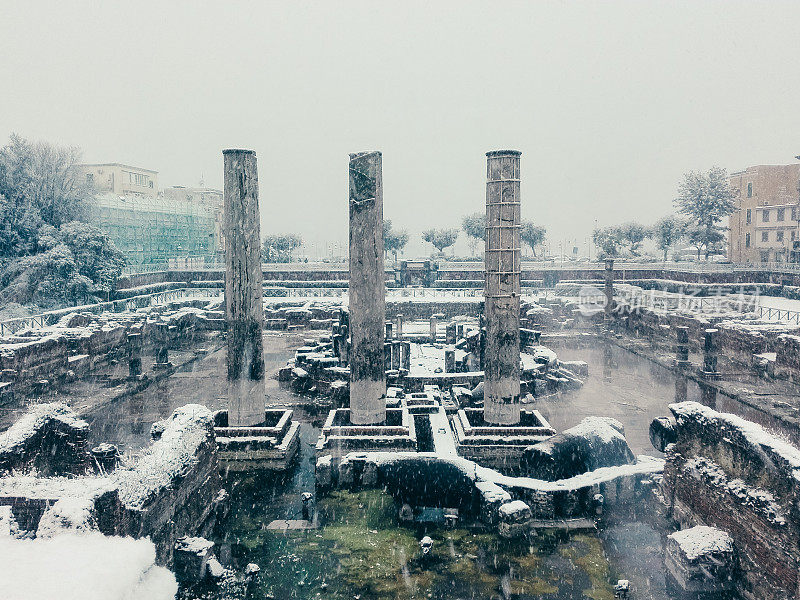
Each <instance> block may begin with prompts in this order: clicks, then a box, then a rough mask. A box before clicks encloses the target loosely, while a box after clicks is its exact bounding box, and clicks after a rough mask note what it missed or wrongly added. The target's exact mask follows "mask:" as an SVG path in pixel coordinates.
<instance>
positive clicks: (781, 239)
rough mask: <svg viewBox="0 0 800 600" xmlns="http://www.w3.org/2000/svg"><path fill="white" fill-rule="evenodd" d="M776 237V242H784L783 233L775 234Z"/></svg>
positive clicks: (777, 232)
mask: <svg viewBox="0 0 800 600" xmlns="http://www.w3.org/2000/svg"><path fill="white" fill-rule="evenodd" d="M775 236H776V241H778V242H782V241H783V232H782V231H776V232H775Z"/></svg>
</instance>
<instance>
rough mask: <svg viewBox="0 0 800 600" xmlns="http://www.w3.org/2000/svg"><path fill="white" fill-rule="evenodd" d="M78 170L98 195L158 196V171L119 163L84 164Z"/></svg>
mask: <svg viewBox="0 0 800 600" xmlns="http://www.w3.org/2000/svg"><path fill="white" fill-rule="evenodd" d="M79 168H80V169H81V171H82V172H83V173H84V174H85V175H86V180H87V181H88V182H90V183H91V184H92V185H93V186H94V189H95V191H96V192H97V193H98V194H106V193H111V194H115V195H117V196H144V197H150V198H155V197H156V196H158V171H151V170H150V169H142V168H141V167H132V166H130V165H123V164H120V163H103V164H85V165H80V166H79Z"/></svg>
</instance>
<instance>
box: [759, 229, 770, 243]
mask: <svg viewBox="0 0 800 600" xmlns="http://www.w3.org/2000/svg"><path fill="white" fill-rule="evenodd" d="M761 241H762V242H768V241H769V231H762V232H761Z"/></svg>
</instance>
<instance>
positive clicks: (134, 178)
mask: <svg viewBox="0 0 800 600" xmlns="http://www.w3.org/2000/svg"><path fill="white" fill-rule="evenodd" d="M148 180H149V178H148V177H147V175H142V174H141V173H128V183H133V184H135V185H141V186H146V185H147V183H148ZM151 184H152V182H151ZM150 187H153V186H152V185H151V186H150Z"/></svg>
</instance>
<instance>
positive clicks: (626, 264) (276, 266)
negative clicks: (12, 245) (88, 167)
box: [122, 260, 800, 276]
mask: <svg viewBox="0 0 800 600" xmlns="http://www.w3.org/2000/svg"><path fill="white" fill-rule="evenodd" d="M483 267H484V265H483V261H474V262H473V261H469V262H467V261H465V262H455V261H453V262H441V263H439V270H440V271H476V272H483ZM261 268H262V269H263V270H264V271H267V272H281V271H341V272H347V270H348V265H347V263H324V262H308V263H302V262H293V263H263V264H262V265H261ZM522 269H523V270H527V271H561V270H576V271H602V270H603V269H604V266H603V263H602V262H576V261H567V260H564V261H561V260H555V261H523V262H522ZM224 270H225V264H224V263H206V264H204V265H203V266H199V267H186V266H181V265H175V264H166V263H159V264H152V265H128V266H126V267H124V268H123V269H122V275H124V276H129V275H141V274H147V273H160V272H169V271H192V272H208V271H224ZM614 270H615V271H624V270H664V271H684V272H689V273H725V272H728V273H731V272H735V271H753V270H758V271H768V272H771V273H800V263H788V262H764V263H716V262H704V261H700V262H694V261H679V262H676V261H649V262H647V261H627V260H625V261H623V260H617V261H615V262H614ZM387 271H389V272H394V268H393V267H388V266H387Z"/></svg>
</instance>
